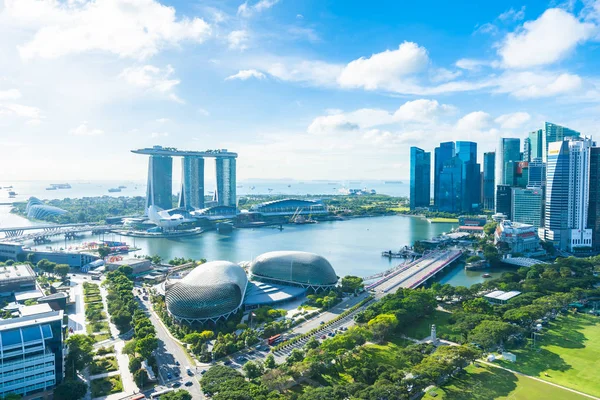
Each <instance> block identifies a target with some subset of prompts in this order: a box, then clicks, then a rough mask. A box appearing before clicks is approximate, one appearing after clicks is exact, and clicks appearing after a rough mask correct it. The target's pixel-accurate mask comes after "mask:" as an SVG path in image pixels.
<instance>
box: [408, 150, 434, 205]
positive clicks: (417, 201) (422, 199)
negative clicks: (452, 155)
mask: <svg viewBox="0 0 600 400" xmlns="http://www.w3.org/2000/svg"><path fill="white" fill-rule="evenodd" d="M430 192H431V153H429V152H425V151H424V150H423V149H420V148H418V147H414V146H413V147H411V148H410V209H411V210H412V209H415V208H417V207H429V205H430V202H431V193H430Z"/></svg>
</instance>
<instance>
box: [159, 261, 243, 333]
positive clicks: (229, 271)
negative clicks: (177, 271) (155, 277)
mask: <svg viewBox="0 0 600 400" xmlns="http://www.w3.org/2000/svg"><path fill="white" fill-rule="evenodd" d="M247 285H248V278H247V277H246V272H244V270H243V269H242V268H241V267H240V266H238V265H236V264H233V263H231V262H229V261H211V262H207V263H205V264H202V265H200V266H198V267H196V268H194V269H193V270H192V271H191V272H190V273H189V274H187V275H186V276H185V277H184V278H183V279H181V280H180V281H178V282H176V283H174V284H173V285H171V286H169V287H168V288H167V290H166V295H165V302H166V304H167V310H168V311H169V313H170V314H171V315H172V316H173V317H174V318H175V319H178V320H183V321H186V322H193V321H217V320H218V319H220V318H228V317H229V316H230V315H231V314H233V313H235V312H236V311H237V310H238V309H239V308H240V306H241V305H242V303H243V301H244V295H245V293H246V286H247Z"/></svg>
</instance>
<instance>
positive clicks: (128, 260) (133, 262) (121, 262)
mask: <svg viewBox="0 0 600 400" xmlns="http://www.w3.org/2000/svg"><path fill="white" fill-rule="evenodd" d="M147 263H151V261H150V260H146V259H145V258H133V257H131V258H124V259H122V260H116V261H110V262H108V264H109V265H118V266H123V265H128V266H130V267H133V266H135V265H140V264H147Z"/></svg>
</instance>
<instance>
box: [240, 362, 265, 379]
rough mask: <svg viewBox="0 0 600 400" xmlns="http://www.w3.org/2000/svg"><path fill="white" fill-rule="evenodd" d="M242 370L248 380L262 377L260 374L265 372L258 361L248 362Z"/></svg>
mask: <svg viewBox="0 0 600 400" xmlns="http://www.w3.org/2000/svg"><path fill="white" fill-rule="evenodd" d="M242 370H243V371H244V374H246V377H247V378H248V379H256V378H258V377H260V376H262V374H264V372H265V368H264V366H263V364H262V363H261V362H260V361H258V362H254V361H248V362H247V363H246V364H244V366H243V367H242Z"/></svg>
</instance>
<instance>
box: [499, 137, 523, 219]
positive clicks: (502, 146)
mask: <svg viewBox="0 0 600 400" xmlns="http://www.w3.org/2000/svg"><path fill="white" fill-rule="evenodd" d="M520 146H521V140H520V139H517V138H500V140H499V141H498V147H497V148H496V167H495V170H494V172H495V182H494V183H495V185H496V189H495V191H497V187H498V185H504V184H508V183H506V182H505V173H504V169H505V165H506V163H508V162H509V161H520V160H521V149H520ZM497 197H498V196H497V194H496V198H497ZM497 206H498V203H496V207H497ZM496 212H500V211H498V210H497V209H496Z"/></svg>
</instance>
